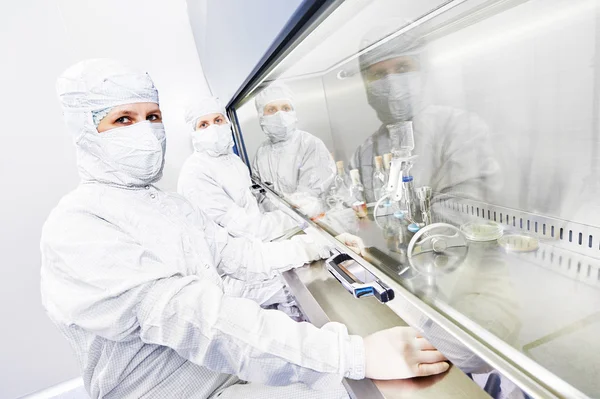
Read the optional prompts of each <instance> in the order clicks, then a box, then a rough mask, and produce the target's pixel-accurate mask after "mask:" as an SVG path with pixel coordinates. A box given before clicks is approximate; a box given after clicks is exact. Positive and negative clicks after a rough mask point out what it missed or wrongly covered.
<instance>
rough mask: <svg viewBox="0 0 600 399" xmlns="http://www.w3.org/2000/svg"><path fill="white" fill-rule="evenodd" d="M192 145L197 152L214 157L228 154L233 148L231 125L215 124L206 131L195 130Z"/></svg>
mask: <svg viewBox="0 0 600 399" xmlns="http://www.w3.org/2000/svg"><path fill="white" fill-rule="evenodd" d="M192 143H193V144H194V149H195V150H196V151H200V152H202V151H205V152H207V153H208V155H210V156H213V157H218V156H219V155H224V154H227V153H229V152H230V150H231V149H232V148H233V137H232V136H231V124H230V123H226V124H224V125H216V124H213V125H210V126H209V127H207V128H206V129H198V130H194V132H193V133H192Z"/></svg>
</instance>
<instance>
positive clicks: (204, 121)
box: [196, 113, 227, 130]
mask: <svg viewBox="0 0 600 399" xmlns="http://www.w3.org/2000/svg"><path fill="white" fill-rule="evenodd" d="M226 123H227V119H225V117H224V116H223V114H218V113H215V114H208V115H204V116H202V117H201V118H200V119H198V122H196V130H201V129H206V128H207V127H209V126H210V125H225V124H226Z"/></svg>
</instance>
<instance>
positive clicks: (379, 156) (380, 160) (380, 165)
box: [375, 155, 383, 169]
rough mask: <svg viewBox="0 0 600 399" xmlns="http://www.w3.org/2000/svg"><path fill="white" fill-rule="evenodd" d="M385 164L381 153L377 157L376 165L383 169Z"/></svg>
mask: <svg viewBox="0 0 600 399" xmlns="http://www.w3.org/2000/svg"><path fill="white" fill-rule="evenodd" d="M382 166H383V159H381V155H378V156H376V157H375V167H376V168H377V169H381V168H382Z"/></svg>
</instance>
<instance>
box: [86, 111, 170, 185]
mask: <svg viewBox="0 0 600 399" xmlns="http://www.w3.org/2000/svg"><path fill="white" fill-rule="evenodd" d="M96 134H97V135H98V136H97V139H96V140H94V141H95V142H96V144H97V145H98V146H99V147H100V148H99V149H100V151H101V153H102V158H103V160H104V161H105V162H106V163H108V164H109V165H111V166H112V167H114V168H115V169H117V170H118V171H120V172H122V173H123V174H125V175H127V176H128V177H130V178H132V180H135V181H139V182H144V183H152V182H154V181H156V180H157V179H158V178H159V177H160V175H161V173H162V168H163V165H164V156H165V151H166V137H165V128H164V125H163V124H162V123H151V122H148V121H144V122H139V123H135V124H133V125H130V126H125V127H119V128H116V129H111V130H108V131H106V132H103V133H96Z"/></svg>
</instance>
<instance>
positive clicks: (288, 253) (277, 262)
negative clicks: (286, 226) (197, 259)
mask: <svg viewBox="0 0 600 399" xmlns="http://www.w3.org/2000/svg"><path fill="white" fill-rule="evenodd" d="M205 219H206V220H205V228H204V233H205V235H206V239H207V241H208V243H209V245H211V247H212V248H213V251H214V252H215V253H216V254H218V256H219V259H218V261H219V266H218V267H219V270H221V271H222V272H223V273H225V274H228V275H230V276H232V277H234V278H237V279H239V280H245V281H253V280H264V279H267V278H271V277H273V276H275V275H277V274H279V273H281V272H284V271H287V270H290V269H294V268H296V267H300V266H303V265H305V264H307V263H311V262H314V261H316V260H319V259H324V258H327V257H328V256H329V254H330V250H329V246H328V245H327V243H325V242H320V241H319V240H316V239H314V238H313V237H312V236H309V235H298V236H294V237H292V238H291V239H289V240H284V241H278V242H262V241H261V240H258V239H256V238H248V237H232V236H231V235H229V234H228V232H227V230H225V229H224V228H222V227H220V226H218V225H216V224H215V223H214V222H212V221H211V220H210V219H208V217H206V216H205Z"/></svg>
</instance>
